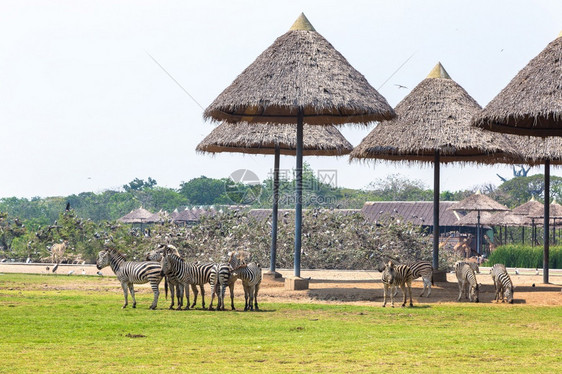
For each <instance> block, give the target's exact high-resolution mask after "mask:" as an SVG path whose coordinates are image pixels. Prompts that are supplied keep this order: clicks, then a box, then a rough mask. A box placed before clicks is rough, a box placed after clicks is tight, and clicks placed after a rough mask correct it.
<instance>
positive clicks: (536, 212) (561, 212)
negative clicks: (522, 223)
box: [527, 202, 562, 219]
mask: <svg viewBox="0 0 562 374" xmlns="http://www.w3.org/2000/svg"><path fill="white" fill-rule="evenodd" d="M527 216H528V217H530V218H544V204H540V205H539V206H535V207H533V208H532V209H531V210H530V211H529V214H528V215H527ZM548 216H549V218H551V219H552V218H556V219H558V218H562V205H560V204H558V203H556V202H553V203H552V204H550V211H549V215H548Z"/></svg>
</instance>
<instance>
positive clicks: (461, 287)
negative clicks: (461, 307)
mask: <svg viewBox="0 0 562 374" xmlns="http://www.w3.org/2000/svg"><path fill="white" fill-rule="evenodd" d="M463 289H464V282H462V281H459V297H458V298H457V301H461V299H462V290H463Z"/></svg>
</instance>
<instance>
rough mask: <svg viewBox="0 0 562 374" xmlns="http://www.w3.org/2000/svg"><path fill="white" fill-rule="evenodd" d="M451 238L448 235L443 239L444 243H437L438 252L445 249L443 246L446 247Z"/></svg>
mask: <svg viewBox="0 0 562 374" xmlns="http://www.w3.org/2000/svg"><path fill="white" fill-rule="evenodd" d="M452 237H453V235H449V236H447V237H446V238H445V241H444V242H439V250H441V249H443V248H445V246H446V245H447V243H449V240H451V238H452Z"/></svg>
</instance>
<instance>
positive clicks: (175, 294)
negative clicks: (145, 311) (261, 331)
mask: <svg viewBox="0 0 562 374" xmlns="http://www.w3.org/2000/svg"><path fill="white" fill-rule="evenodd" d="M166 247H168V248H170V249H172V250H174V251H175V253H176V254H177V255H178V256H179V252H178V250H177V248H176V247H174V246H173V245H170V244H168V245H167V246H165V245H163V244H160V245H159V246H158V248H156V249H154V250H152V251H150V252H148V253H147V254H146V261H156V262H161V261H162V253H163V251H164V250H165V248H166ZM168 285H169V286H170V296H171V298H172V302H171V304H170V307H169V309H174V301H175V300H177V302H178V308H177V310H181V308H182V306H183V295H184V286H183V283H182V282H180V281H179V279H178V278H176V277H175V276H173V275H164V291H165V295H166V299H168ZM174 299H175V300H174ZM188 305H189V304H188Z"/></svg>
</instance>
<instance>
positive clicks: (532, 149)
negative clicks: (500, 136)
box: [505, 135, 562, 165]
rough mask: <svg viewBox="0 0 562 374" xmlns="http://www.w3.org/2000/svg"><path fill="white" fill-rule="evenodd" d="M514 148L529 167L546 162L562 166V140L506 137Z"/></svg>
mask: <svg viewBox="0 0 562 374" xmlns="http://www.w3.org/2000/svg"><path fill="white" fill-rule="evenodd" d="M505 136H506V137H507V139H508V141H509V143H510V144H511V146H512V148H513V149H514V150H515V152H517V153H518V154H519V155H520V156H521V157H522V159H523V161H522V162H521V163H525V164H528V165H539V164H543V163H544V162H545V161H546V160H548V161H550V163H551V164H553V165H560V164H562V138H559V137H552V136H551V137H545V138H540V137H536V136H519V135H505Z"/></svg>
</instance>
